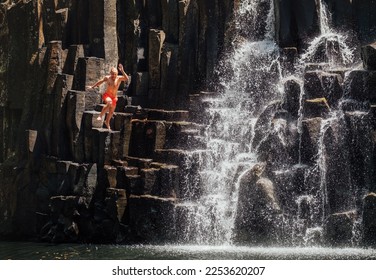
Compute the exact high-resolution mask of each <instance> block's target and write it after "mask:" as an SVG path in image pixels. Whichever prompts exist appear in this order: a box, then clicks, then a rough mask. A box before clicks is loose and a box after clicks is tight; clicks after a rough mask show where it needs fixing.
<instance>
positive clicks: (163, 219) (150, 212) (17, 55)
mask: <svg viewBox="0 0 376 280" xmlns="http://www.w3.org/2000/svg"><path fill="white" fill-rule="evenodd" d="M317 2H318V1H315V0H304V1H303V0H274V1H267V0H262V1H260V3H261V4H260V6H259V10H258V13H260V14H261V15H263V17H267V15H268V11H269V10H270V9H271V10H272V11H273V13H272V14H273V16H274V19H275V21H274V22H273V23H274V31H275V33H274V34H272V35H273V36H274V39H275V41H276V42H277V43H278V53H279V55H278V59H277V60H276V62H277V61H278V63H279V66H278V67H280V68H279V70H280V73H282V74H286V75H288V74H291V73H293V72H294V71H296V69H295V68H296V63H297V61H298V58H299V56H300V55H301V54H302V53H304V52H305V50H306V49H307V47H308V42H309V40H312V39H313V38H315V36H317V35H319V34H320V28H321V25H320V10H319V9H318V6H317ZM324 3H326V5H327V7H328V9H329V11H330V12H331V13H332V22H333V24H334V26H336V27H343V28H347V29H350V28H351V29H352V30H353V34H352V36H353V37H354V39H353V40H354V41H355V42H357V44H358V45H357V49H359V52H358V53H359V54H358V55H359V56H360V55H361V57H362V59H363V65H364V67H363V69H356V70H353V71H351V72H350V73H349V74H348V75H347V74H346V75H345V72H347V71H348V70H349V69H333V68H331V67H328V65H329V63H330V62H331V59H332V58H333V57H334V58H336V59H341V58H342V57H340V55H339V54H338V53H339V52H338V50H340V48H341V45H340V42H339V40H333V39H332V38H325V39H324V40H323V41H322V42H321V46H325V47H322V48H321V49H320V48H319V49H318V50H317V51H316V52H315V54H314V55H313V56H312V57H310V61H306V64H305V69H304V70H303V72H304V73H303V79H302V81H298V80H297V79H295V78H291V77H290V78H289V79H287V80H285V81H284V84H283V86H282V87H283V88H284V92H285V95H284V96H283V97H282V98H277V99H275V100H273V99H271V97H270V96H272V90H271V88H269V87H268V86H267V82H268V81H270V80H273V81H274V80H277V79H278V75H279V72H278V71H274V70H275V69H274V68H272V67H270V69H269V70H270V71H269V72H264V73H261V74H260V73H257V71H254V73H252V74H254V75H253V76H254V77H257V78H258V79H259V80H257V82H254V83H252V82H251V83H249V84H248V85H247V88H246V90H248V91H249V92H252V93H255V96H257V102H258V101H259V100H258V99H262V98H264V96H268V98H269V97H270V98H269V99H268V98H266V99H267V102H265V104H263V103H262V102H261V101H260V102H259V103H255V104H256V105H255V104H253V105H250V104H248V103H247V100H245V102H244V103H242V104H241V105H242V108H247V106H249V112H251V111H252V112H257V114H256V115H257V117H258V119H257V121H255V124H254V135H253V136H252V137H251V136H250V134H251V133H250V132H249V131H248V132H246V133H245V135H243V136H242V137H243V138H244V139H247V140H249V143H248V144H249V146H250V147H251V148H252V149H255V150H256V151H257V160H258V162H259V163H258V164H261V165H263V166H264V167H263V170H262V172H261V173H262V176H261V173H260V174H256V175H255V174H253V173H252V172H254V169H250V168H249V166H248V167H247V166H245V165H244V166H240V167H238V169H237V170H236V176H234V178H231V180H230V179H229V181H231V182H232V183H233V184H235V183H234V182H235V181H237V179H239V178H240V183H239V184H240V190H239V192H240V197H239V199H238V200H237V203H238V212H237V215H236V218H235V222H236V224H235V227H234V230H235V232H234V233H233V239H234V241H235V242H238V243H246V244H268V245H270V244H275V242H282V243H283V242H284V244H289V245H291V244H292V245H295V244H296V243H294V242H293V241H291V240H290V239H288V236H289V235H290V236H291V235H294V234H295V235H297V236H300V237H301V236H302V235H303V233H302V232H303V231H304V230H306V229H307V228H309V229H314V228H315V226H316V224H315V221H316V220H318V219H320V218H321V217H324V220H323V221H321V222H322V224H323V225H324V226H323V227H324V230H323V233H321V232H319V231H315V236H314V239H317V240H319V242H321V243H322V244H326V245H333V246H338V245H351V244H352V243H351V242H352V240H353V239H352V235H351V231H352V230H353V229H354V228H356V227H357V226H358V225H357V224H356V221H358V220H359V217H363V221H362V222H361V226H360V227H361V229H360V231H362V232H363V233H364V234H363V237H362V240H361V242H362V244H365V245H374V244H375V236H376V234H375V232H374V231H375V225H374V222H373V220H374V219H375V211H374V209H375V205H376V204H375V201H374V196H375V195H374V192H375V181H376V172H375V170H376V168H375V166H376V162H375V160H376V156H375V143H376V139H375V135H376V121H375V106H376V105H374V104H375V102H376V97H375V96H376V93H375V91H376V80H375V79H376V75H375V72H374V70H375V69H376V64H375V61H376V60H375V57H374V56H375V45H374V44H371V43H373V42H374V41H376V33H375V30H376V21H375V20H373V19H374V17H375V13H374V11H375V10H376V7H375V3H374V1H371V0H366V1H364V0H357V1H356V0H353V1H350V0H349V1H336V0H325V1H324ZM240 5H242V1H240V0H230V1H228V0H146V1H145V0H142V1H141V0H118V1H115V0H95V1H94V0H93V1H85V0H44V1H42V0H23V1H10V0H7V1H1V3H0V120H1V121H0V182H1V183H0V236H1V237H7V238H22V239H26V238H30V239H33V240H35V239H39V240H42V241H47V242H97V243H134V242H140V243H163V242H178V241H192V240H195V239H194V238H193V236H194V235H196V234H197V232H208V231H209V232H215V231H216V230H217V228H218V226H217V225H216V224H214V222H211V223H210V224H209V225H206V224H203V225H201V226H202V227H203V228H204V229H202V228H196V229H195V230H196V231H197V232H195V230H193V232H187V229H186V227H185V226H184V223H187V220H190V219H191V218H192V211H196V212H197V211H199V210H198V208H199V207H200V206H199V205H198V206H197V205H195V206H192V205H191V204H189V203H185V202H190V201H191V200H196V199H199V198H200V197H202V196H203V194H204V193H205V186H203V183H202V180H204V179H205V178H202V177H200V175H199V174H200V172H201V171H202V169H200V168H202V165H207V166H210V165H211V164H212V165H215V164H216V163H218V162H219V161H220V157H218V158H215V156H213V155H210V157H209V156H207V155H208V154H210V153H211V152H210V149H209V148H210V147H208V145H209V144H208V143H207V142H206V140H207V135H208V130H209V131H210V130H216V129H217V130H218V131H217V132H218V133H220V132H221V129H224V128H223V127H222V128H221V127H220V126H218V127H216V126H214V127H211V126H210V125H212V124H213V123H215V120H216V118H217V120H219V122H221V120H220V117H218V115H215V114H214V117H213V114H212V112H211V111H210V109H211V106H212V102H216V101H217V99H216V98H218V93H217V91H218V92H220V91H221V90H223V88H222V87H223V85H220V83H219V80H220V76H221V75H223V73H219V74H218V73H217V71H215V70H217V69H219V72H221V71H220V70H222V69H221V67H219V68H217V66H218V65H220V62H221V61H222V59H224V58H226V57H227V56H228V53H229V52H230V51H229V50H232V49H233V48H236V43H237V42H241V41H242V40H245V39H248V37H252V39H254V40H262V38H263V36H264V33H265V30H266V29H267V28H268V26H267V24H265V22H262V23H258V24H256V26H253V27H252V28H254V27H256V29H257V30H258V31H257V32H254V33H252V34H248V33H249V32H248V31H249V30H248V29H243V30H242V31H241V32H239V33H240V34H238V33H237V32H235V27H234V25H235V23H234V18H235V17H236V16H238V14H237V9H238V8H239V6H240ZM248 16H249V17H252V15H248ZM246 17H247V16H246ZM256 22H257V21H256ZM242 24H244V26H243V27H247V22H246V21H245V22H244V23H242ZM250 28H251V27H250ZM337 39H338V38H337ZM328 46H329V47H328ZM360 46H363V48H361V50H360ZM327 49H329V50H330V51H327ZM118 63H122V64H124V68H125V71H126V73H129V74H130V76H131V83H130V84H128V85H124V86H123V87H121V89H120V91H119V92H118V98H119V101H118V103H117V107H116V110H115V114H114V117H113V119H112V120H111V127H112V128H113V130H112V131H109V130H107V129H105V128H103V124H102V123H101V122H98V121H97V120H96V118H97V116H98V115H99V112H100V111H101V109H102V106H103V105H102V104H101V98H100V93H102V91H103V88H101V89H100V90H99V91H97V90H87V89H86V88H87V86H89V85H92V84H93V83H94V82H95V81H97V80H98V79H99V78H100V77H102V76H103V75H105V74H107V72H108V71H109V68H110V67H111V66H116V64H118ZM343 64H345V63H343ZM350 66H351V67H352V65H350ZM277 72H278V73H277ZM226 73H227V71H226V72H225V74H226ZM230 74H233V73H232V72H230ZM229 76H230V77H229V78H230V79H231V78H232V77H233V76H232V75H229ZM213 91H215V92H213ZM302 91H304V94H305V95H304V97H303V98H301V97H302ZM344 98H345V99H346V100H345V101H343V99H344ZM213 100H214V101H213ZM228 102H229V103H231V100H229V101H228ZM264 105H265V106H264ZM337 109H341V110H342V111H341V112H343V115H341V117H339V118H337V119H335V120H334V121H332V119H331V113H332V112H333V110H337ZM248 125H249V127H251V126H252V125H251V124H245V126H246V128H247V126H248ZM235 142H236V141H235ZM322 147H325V148H322ZM208 158H210V159H213V158H214V161H210V159H208ZM348 163H349V164H348ZM320 164H324V166H325V172H324V169H323V168H321V167H322V165H320ZM318 166H319V167H318ZM247 168H248V169H247ZM246 170H248V171H246ZM244 172H248V173H249V174H251V175H252V176H253V175H254V177H252V176H247V173H244ZM241 174H243V176H240V175H241ZM249 174H248V175H249ZM250 177H251V178H250ZM322 189H325V195H322V192H320V190H321V191H322ZM317 192H318V193H320V195H317V196H315V195H314V194H315V193H317ZM312 205H314V206H315V207H316V206H317V205H324V207H322V208H320V207H318V208H320V209H319V210H317V211H316V210H315V209H317V207H316V208H314V207H313V206H312ZM192 208H193V210H192ZM213 209H214V207H212V208H210V209H209V210H210V211H206V210H207V209H205V212H208V213H206V214H209V215H211V216H213V217H214V218H213V220H215V216H216V215H217V213H216V212H215V211H214V210H213ZM354 209H355V210H354ZM293 217H298V218H297V219H295V218H293ZM192 220H194V219H192ZM194 221H195V220H194ZM286 225H288V226H289V230H287V231H286V232H283V230H285V228H287V226H286ZM205 227H206V228H205ZM294 227H295V228H294ZM218 231H223V229H222V228H221V229H219V230H218ZM281 232H283V233H282V237H281V236H280V235H281ZM292 232H293V234H292ZM266 233H267V234H266ZM221 234H223V233H221ZM221 234H219V236H220V235H221ZM202 238H203V239H205V238H209V237H205V236H204V237H202ZM218 238H219V237H218V236H215V237H213V238H212V239H210V238H209V239H210V240H214V241H217V240H218ZM322 239H325V241H322ZM298 243H299V244H301V242H300V241H299V242H298ZM315 244H317V243H315Z"/></svg>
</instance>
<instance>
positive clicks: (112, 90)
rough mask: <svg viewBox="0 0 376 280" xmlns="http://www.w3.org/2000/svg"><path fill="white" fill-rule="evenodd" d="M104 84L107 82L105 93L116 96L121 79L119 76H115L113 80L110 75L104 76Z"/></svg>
mask: <svg viewBox="0 0 376 280" xmlns="http://www.w3.org/2000/svg"><path fill="white" fill-rule="evenodd" d="M105 81H106V84H107V89H106V93H108V94H109V95H111V96H113V97H115V96H117V91H118V89H119V86H120V84H121V82H122V81H121V80H120V79H119V77H116V79H115V80H113V79H112V78H111V76H106V80H105Z"/></svg>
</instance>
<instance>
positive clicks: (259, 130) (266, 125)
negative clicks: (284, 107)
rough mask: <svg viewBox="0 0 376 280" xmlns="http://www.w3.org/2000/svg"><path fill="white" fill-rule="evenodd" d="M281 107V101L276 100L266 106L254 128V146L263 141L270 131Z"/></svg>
mask: <svg viewBox="0 0 376 280" xmlns="http://www.w3.org/2000/svg"><path fill="white" fill-rule="evenodd" d="M280 107H281V101H275V102H272V103H270V104H269V105H268V106H266V107H265V109H264V110H263V112H262V113H261V114H260V116H259V118H258V119H257V122H256V124H255V128H254V131H255V132H254V133H255V135H254V137H253V142H252V146H253V147H254V148H256V147H257V146H258V145H259V144H260V143H261V141H262V139H263V138H264V137H265V136H266V135H267V134H268V133H269V132H270V129H271V126H272V120H273V118H274V115H275V113H276V112H277V110H278V109H279V108H280Z"/></svg>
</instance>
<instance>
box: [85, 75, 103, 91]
mask: <svg viewBox="0 0 376 280" xmlns="http://www.w3.org/2000/svg"><path fill="white" fill-rule="evenodd" d="M106 80H107V78H106V77H104V78H103V79H101V80H99V81H98V82H96V83H95V84H94V85H92V86H89V87H88V88H91V89H93V88H95V87H98V86H100V85H101V84H103V83H104V82H105V81H106Z"/></svg>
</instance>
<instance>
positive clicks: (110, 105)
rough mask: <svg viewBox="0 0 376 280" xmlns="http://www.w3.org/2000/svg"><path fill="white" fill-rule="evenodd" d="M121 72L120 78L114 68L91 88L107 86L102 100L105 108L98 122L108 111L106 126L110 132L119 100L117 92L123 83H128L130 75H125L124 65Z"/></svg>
mask: <svg viewBox="0 0 376 280" xmlns="http://www.w3.org/2000/svg"><path fill="white" fill-rule="evenodd" d="M118 68H119V70H120V72H121V74H122V76H118V71H117V69H116V68H115V67H112V68H111V70H110V75H109V76H105V77H104V78H103V79H101V80H99V81H98V82H96V83H95V84H94V85H93V86H91V87H89V88H92V89H93V88H95V87H97V86H100V85H101V84H103V83H104V82H105V83H106V84H107V89H106V91H105V93H104V94H103V95H102V99H103V101H104V102H105V104H106V105H105V106H104V107H103V109H102V111H101V113H100V114H99V117H98V118H97V120H98V121H100V120H102V117H103V115H104V114H105V113H106V112H107V111H108V114H107V117H106V121H105V125H106V127H107V128H108V130H111V127H110V121H111V118H112V115H113V114H114V111H115V108H116V102H117V100H118V98H117V91H118V89H119V86H120V84H121V82H127V81H128V79H129V78H128V75H127V74H125V72H124V68H123V65H121V64H119V67H118Z"/></svg>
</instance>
